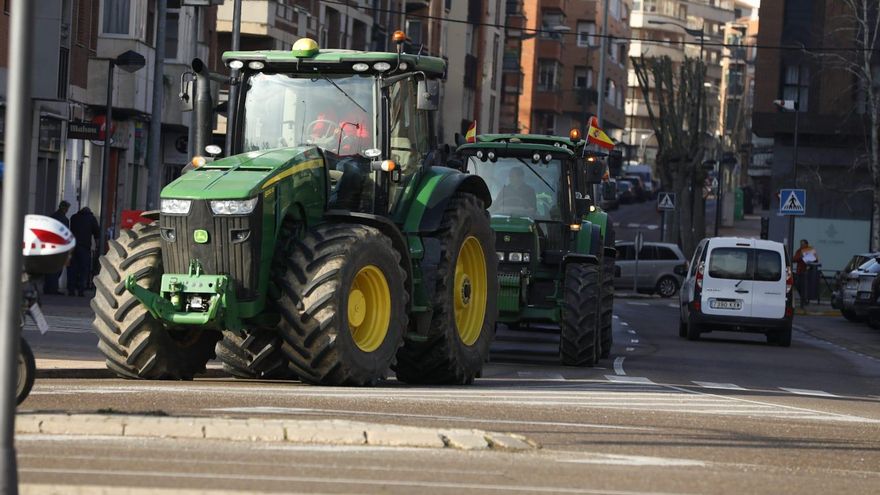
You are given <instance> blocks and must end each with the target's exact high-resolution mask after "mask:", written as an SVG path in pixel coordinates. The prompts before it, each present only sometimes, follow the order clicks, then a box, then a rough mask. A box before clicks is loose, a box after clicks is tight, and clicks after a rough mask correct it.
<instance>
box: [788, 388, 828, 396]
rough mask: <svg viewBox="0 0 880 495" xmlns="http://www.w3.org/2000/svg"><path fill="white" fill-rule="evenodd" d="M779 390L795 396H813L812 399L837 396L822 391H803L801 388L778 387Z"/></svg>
mask: <svg viewBox="0 0 880 495" xmlns="http://www.w3.org/2000/svg"><path fill="white" fill-rule="evenodd" d="M779 388H780V389H782V390H785V391H786V392H791V393H793V394H797V395H809V396H813V397H838V396H837V395H834V394H829V393H828V392H825V391H823V390H807V389H803V388H788V387H779Z"/></svg>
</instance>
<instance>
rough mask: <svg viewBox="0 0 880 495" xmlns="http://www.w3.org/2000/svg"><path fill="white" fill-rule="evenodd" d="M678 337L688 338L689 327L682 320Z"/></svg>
mask: <svg viewBox="0 0 880 495" xmlns="http://www.w3.org/2000/svg"><path fill="white" fill-rule="evenodd" d="M678 336H679V337H681V338H685V337H687V336H688V325H687V323H685V321H684V320H682V319H681V318H679V320H678Z"/></svg>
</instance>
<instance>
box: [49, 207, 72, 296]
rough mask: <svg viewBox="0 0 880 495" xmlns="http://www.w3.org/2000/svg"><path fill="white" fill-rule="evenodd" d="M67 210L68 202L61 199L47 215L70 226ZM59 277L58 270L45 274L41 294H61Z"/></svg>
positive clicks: (68, 208)
mask: <svg viewBox="0 0 880 495" xmlns="http://www.w3.org/2000/svg"><path fill="white" fill-rule="evenodd" d="M68 210H70V203H68V202H67V201H64V200H62V201H61V203H58V209H57V210H55V213H52V214H51V215H49V216H50V217H52V218H54V219H55V220H58V221H59V222H61V223H63V224H64V226H65V227H67V228H70V220H68V218H67V212H68ZM60 277H61V272H60V271H59V272H58V273H50V274H48V275H46V276H45V277H44V278H43V294H52V295H58V294H61V292H59V291H58V279H59V278H60Z"/></svg>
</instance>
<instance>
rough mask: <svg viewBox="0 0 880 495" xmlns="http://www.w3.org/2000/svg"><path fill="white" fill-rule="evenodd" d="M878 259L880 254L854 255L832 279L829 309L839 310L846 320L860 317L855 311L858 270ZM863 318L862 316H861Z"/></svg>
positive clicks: (854, 319)
mask: <svg viewBox="0 0 880 495" xmlns="http://www.w3.org/2000/svg"><path fill="white" fill-rule="evenodd" d="M877 257H880V253H860V254H855V255H853V257H852V258H851V259H850V260H849V263H847V264H846V266H845V267H844V268H843V270H841V271H840V272H838V273H837V276H836V277H835V279H834V293H833V294H832V295H831V307H833V308H834V309H839V310H840V311H841V312H842V313H843V316H845V317H846V318H847V319H848V320H853V321H856V320H859V319H861V318H860V316H859V315H858V314H857V313H856V311H855V302H856V295H857V293H858V291H859V280H858V279H859V274H858V272H857V270H858V268H859V267H860V266H862V265H863V264H865V263H866V262H869V261H871V260H873V259H874V258H877ZM862 316H864V315H862Z"/></svg>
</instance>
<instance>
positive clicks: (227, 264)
mask: <svg viewBox="0 0 880 495" xmlns="http://www.w3.org/2000/svg"><path fill="white" fill-rule="evenodd" d="M261 218H262V201H261V202H259V203H257V207H256V208H255V209H254V211H253V212H252V213H251V214H250V215H246V216H232V215H222V216H221V215H214V214H213V212H211V207H210V205H209V204H208V202H207V201H199V200H195V201H193V204H192V208H191V209H190V213H189V215H186V216H182V215H164V214H163V215H161V217H160V220H159V225H160V227H161V229H162V264H163V265H164V270H165V273H184V274H185V273H189V262H190V260H191V259H196V260H198V261H199V263H200V264H201V265H202V271H203V272H204V273H206V274H209V275H226V276H228V277H229V278H230V279H231V280H232V282H233V284H234V286H235V294H236V297H237V299H238V300H240V301H248V300H253V299H255V298H256V297H257V295H258V293H257V286H258V283H259V274H260V273H259V272H260V249H261V244H262V243H261V241H262V238H261V237H262V235H261V234H262V232H261V228H262V223H261V221H260V220H261ZM198 229H202V230H205V231H207V232H208V242H207V243H204V244H197V243H195V242H194V240H193V232H194V231H196V230H198ZM170 233H173V237H174V240H173V241H172V240H171V239H170V238H171V235H170Z"/></svg>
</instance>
